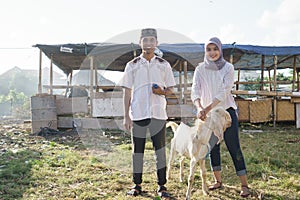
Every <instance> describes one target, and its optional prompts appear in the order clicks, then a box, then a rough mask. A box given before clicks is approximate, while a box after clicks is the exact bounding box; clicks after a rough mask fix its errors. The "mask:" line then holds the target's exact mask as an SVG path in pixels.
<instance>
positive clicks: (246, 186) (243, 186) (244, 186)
mask: <svg viewBox="0 0 300 200" xmlns="http://www.w3.org/2000/svg"><path fill="white" fill-rule="evenodd" d="M242 188H247V189H250V188H249V187H248V185H242Z"/></svg>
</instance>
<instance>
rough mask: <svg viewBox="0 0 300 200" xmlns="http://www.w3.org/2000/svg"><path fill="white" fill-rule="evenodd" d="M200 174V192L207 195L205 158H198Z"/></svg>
mask: <svg viewBox="0 0 300 200" xmlns="http://www.w3.org/2000/svg"><path fill="white" fill-rule="evenodd" d="M199 163H200V174H201V179H202V192H203V194H204V195H208V189H207V183H206V167H205V159H200V161H199Z"/></svg>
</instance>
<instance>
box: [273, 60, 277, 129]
mask: <svg viewBox="0 0 300 200" xmlns="http://www.w3.org/2000/svg"><path fill="white" fill-rule="evenodd" d="M277 62H278V59H277V56H274V91H275V92H276V93H277V91H276V90H277V80H276V79H277ZM273 112H274V113H273V117H274V118H273V127H274V128H276V117H277V115H276V113H277V95H276V96H274V109H273Z"/></svg>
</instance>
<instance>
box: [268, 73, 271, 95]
mask: <svg viewBox="0 0 300 200" xmlns="http://www.w3.org/2000/svg"><path fill="white" fill-rule="evenodd" d="M268 74H269V88H270V91H272V83H271V69H270V68H268Z"/></svg>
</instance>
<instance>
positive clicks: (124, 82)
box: [118, 63, 133, 89]
mask: <svg viewBox="0 0 300 200" xmlns="http://www.w3.org/2000/svg"><path fill="white" fill-rule="evenodd" d="M118 85H119V86H122V87H126V88H129V89H131V88H132V85H133V72H132V68H131V66H130V64H128V63H127V65H126V67H125V70H124V74H123V76H122V78H121V80H120V81H119V84H118Z"/></svg>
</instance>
